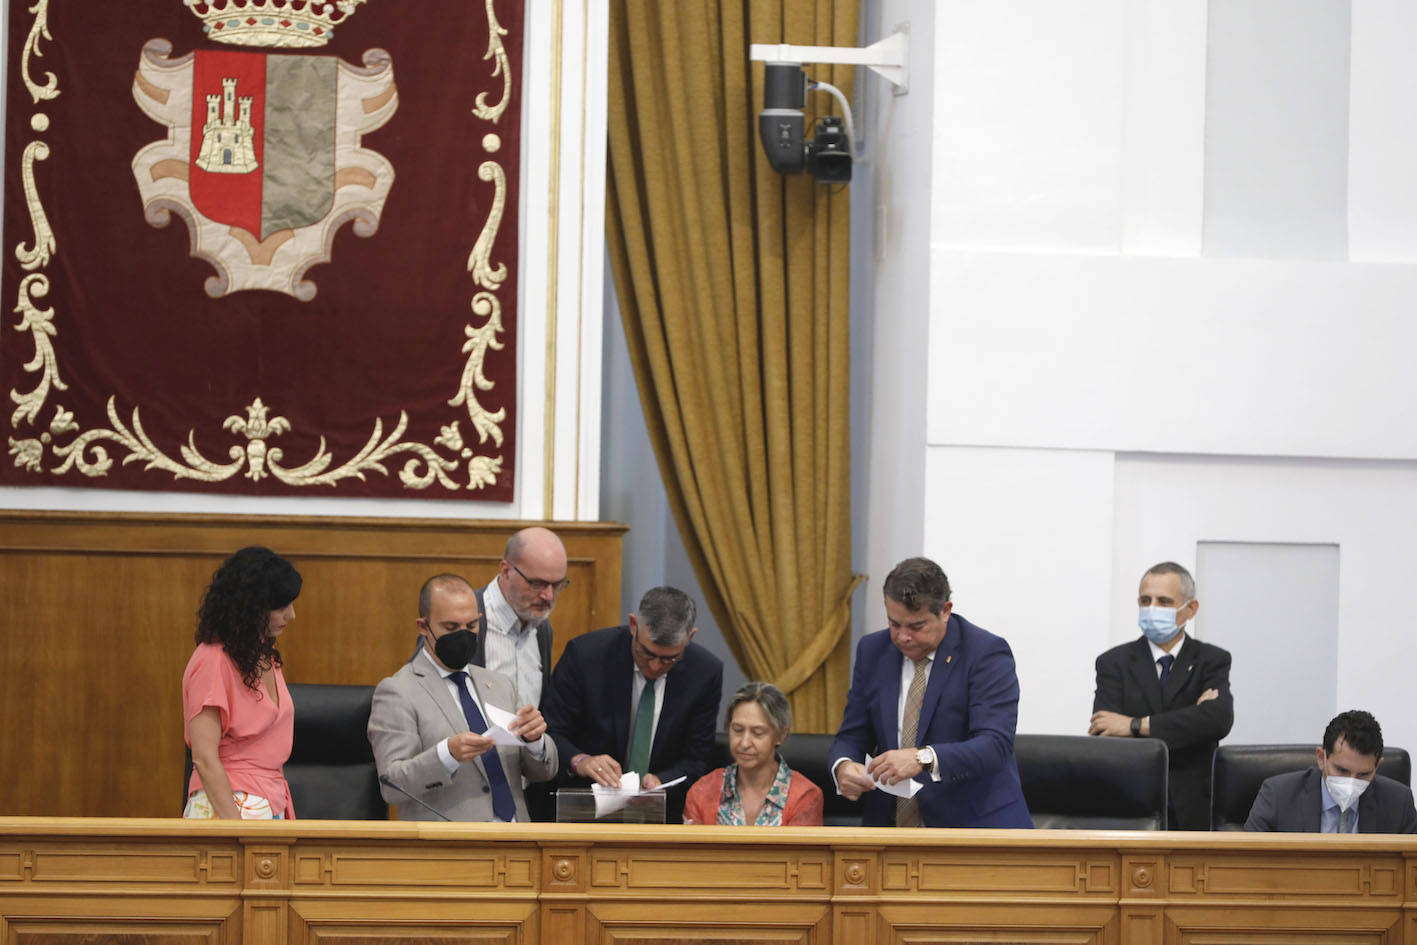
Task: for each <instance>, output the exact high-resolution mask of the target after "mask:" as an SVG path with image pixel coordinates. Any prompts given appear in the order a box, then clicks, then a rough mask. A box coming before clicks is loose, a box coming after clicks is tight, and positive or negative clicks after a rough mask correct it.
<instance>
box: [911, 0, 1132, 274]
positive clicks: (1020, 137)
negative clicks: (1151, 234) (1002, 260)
mask: <svg viewBox="0 0 1417 945" xmlns="http://www.w3.org/2000/svg"><path fill="white" fill-rule="evenodd" d="M1123 9H1124V3H1123V2H1122V0H1079V2H1070V3H1058V2H1056V0H997V2H991V3H977V2H970V0H952V2H942V3H940V4H939V5H938V7H937V8H936V13H935V16H936V18H937V23H938V28H937V30H936V34H935V37H936V39H935V62H936V68H937V70H938V72H937V74H938V79H937V81H936V82H935V95H936V97H937V99H938V102H937V108H936V111H935V116H936V117H935V121H936V124H935V135H936V137H935V141H936V149H935V151H936V153H935V179H934V182H933V186H932V197H933V204H934V209H933V217H934V219H933V226H932V229H931V235H932V239H933V240H934V241H937V242H944V243H949V244H963V245H971V246H1031V247H1040V248H1062V249H1074V250H1076V249H1094V250H1114V249H1116V248H1117V246H1118V244H1119V240H1120V232H1121V194H1120V190H1121V185H1120V161H1121V134H1122V121H1121V110H1122V83H1121V79H1122V60H1123V53H1122V45H1123V35H1124V26H1123ZM914 68H915V65H914V61H913V60H912V63H911V69H912V72H913V71H914ZM911 86H912V91H911V94H912V95H914V94H915V92H914V89H916V88H918V87H919V85H918V84H917V82H916V78H915V76H914V75H912V77H911Z"/></svg>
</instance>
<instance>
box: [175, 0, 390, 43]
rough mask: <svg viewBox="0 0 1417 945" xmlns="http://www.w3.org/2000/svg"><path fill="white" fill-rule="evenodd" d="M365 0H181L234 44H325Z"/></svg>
mask: <svg viewBox="0 0 1417 945" xmlns="http://www.w3.org/2000/svg"><path fill="white" fill-rule="evenodd" d="M364 2H366V0H333V2H327V0H182V3H183V4H184V5H185V6H186V7H187V8H188V9H189V10H191V11H192V13H193V15H195V16H197V17H198V18H200V19H201V21H202V23H203V24H204V25H203V27H202V29H203V31H204V32H205V33H206V34H207V36H208V37H209V38H211V39H214V40H216V41H217V42H219V43H228V44H231V45H234V46H274V47H277V48H281V49H305V48H309V47H312V46H323V45H325V43H327V42H329V41H330V38H331V37H332V36H334V29H335V27H336V26H337V25H338V24H340V23H342V22H344V20H346V19H347V18H348V17H350V16H352V15H353V14H354V10H355V8H356V7H358V6H359V5H360V4H361V3H364Z"/></svg>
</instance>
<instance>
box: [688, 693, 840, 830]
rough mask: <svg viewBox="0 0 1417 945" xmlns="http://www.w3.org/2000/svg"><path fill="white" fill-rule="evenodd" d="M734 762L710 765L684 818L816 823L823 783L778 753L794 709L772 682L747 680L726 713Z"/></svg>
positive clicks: (781, 824)
mask: <svg viewBox="0 0 1417 945" xmlns="http://www.w3.org/2000/svg"><path fill="white" fill-rule="evenodd" d="M724 725H725V727H726V728H727V729H728V747H729V750H730V751H731V752H732V753H733V764H731V765H729V766H728V767H726V768H719V769H717V770H716V771H710V772H709V773H708V774H706V775H704V776H703V777H702V778H699V780H698V781H697V782H696V783H695V784H694V786H693V787H691V788H690V789H689V796H688V798H687V799H686V801H685V803H684V823H686V824H727V825H730V826H731V825H738V826H742V825H745V824H752V825H753V826H756V827H784V826H785V827H820V826H821V825H822V789H821V788H819V787H817V786H816V785H815V784H813V783H812V782H811V780H810V779H808V778H807V777H806V776H805V775H802V774H799V773H798V772H796V771H793V770H792V769H791V768H789V767H788V766H787V762H785V761H783V760H782V759H781V758H779V757H778V756H777V746H778V745H781V744H782V743H783V742H784V741H786V740H787V733H788V729H790V728H791V727H792V709H791V708H790V707H789V706H788V704H787V697H786V696H784V695H783V694H782V691H781V690H780V689H778V688H777V687H776V686H774V685H772V684H771V683H763V682H750V683H748V685H746V686H744V687H743V688H742V689H739V690H738V692H737V693H736V694H735V695H734V696H733V698H732V699H731V700H729V702H728V711H727V712H726V713H724Z"/></svg>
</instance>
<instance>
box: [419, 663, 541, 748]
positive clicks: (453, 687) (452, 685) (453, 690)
mask: <svg viewBox="0 0 1417 945" xmlns="http://www.w3.org/2000/svg"><path fill="white" fill-rule="evenodd" d="M420 653H421V655H422V656H423V658H424V659H426V660H427V661H428V665H429V666H432V667H433V668H434V669H436V670H437V671H438V675H439V676H442V677H443V683H444V684H445V685H446V686H447V687H448V695H449V696H451V697H452V699H453V705H455V706H457V707H458V711H459V712H461V711H462V699H461V698H460V697H459V696H458V684H457V683H456V682H454V681H453V678H452V676H453V674H452V672H451V671H450V670H446V669H444V668H443V667H441V666H439V665H438V663H437V661H436V660H434V659H433V657H432V655H430V654H429V652H428V648H427V647H424V648H423V649H422V650H421V651H420ZM462 671H463V672H465V673H467V678H466V680H464V682H463V688H464V689H466V690H467V691H468V693H469V694H471V696H472V701H473V702H475V703H477V711H479V712H481V713H482V718H483V719H484V720H486V718H487V707H486V705H485V704H484V703H483V701H482V699H481V697H479V696H478V694H477V687H476V686H474V685H473V684H472V673H470V672H468V668H467V667H466V666H464V667H463V669H462ZM497 708H499V709H502V708H506V706H498V707H497ZM507 711H509V712H510V711H514V710H512V709H508V710H507ZM474 734H476V735H481V734H482V733H481V732H475V733H474ZM526 747H527V749H528V750H530V751H531V753H532V754H533V755H534V756H535V757H536V759H537V760H538V761H544V760H545V758H546V734H545V733H544V732H543V733H542V735H541V737H540V738H538V739H537V740H536V741H534V742H527V743H526ZM496 750H497V749H496V748H489V749H488V751H496ZM438 757H439V758H440V759H442V761H443V767H445V768H447V769H448V774H452V773H453V772H454V771H456V770H458V765H459V764H461V762H459V761H458V760H457V759H456V758H454V757H453V753H452V752H451V751H449V750H448V739H446V738H445V739H443V740H442V741H441V742H439V743H438Z"/></svg>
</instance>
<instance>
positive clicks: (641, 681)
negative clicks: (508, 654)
mask: <svg viewBox="0 0 1417 945" xmlns="http://www.w3.org/2000/svg"><path fill="white" fill-rule="evenodd" d="M696 613H697V611H696V608H695V606H694V602H693V600H691V599H690V598H689V596H688V595H687V594H685V593H684V592H683V591H681V590H678V589H677V588H673V587H656V588H654V589H653V590H650V591H648V592H646V593H645V595H644V597H642V598H640V606H639V610H638V611H637V612H636V613H633V614H630V620H629V623H628V624H626V625H624V626H619V627H607V628H606V629H604V630H595V631H592V632H591V633H586V634H583V635H581V636H579V637H576V638H575V639H573V640H571V641H570V642H569V643H567V644H566V651H565V652H564V653H563V654H561V661H560V662H559V663H557V664H556V672H555V673H554V674H552V677H551V686H550V688H549V689H548V690H547V692H546V694H545V697H544V700H543V705H542V711H543V712H544V713H545V715H546V724H547V731H548V733H549V734H550V735H551V738H552V739H553V740H554V741H555V742H556V748H557V751H558V752H560V753H561V754H560V757H561V758H564V759H567V760H566V762H565V763H564V764H563V766H562V771H561V775H560V778H561V780H562V782H563V783H565V784H568V785H570V786H572V787H587V786H589V785H590V784H591V783H592V782H598V783H600V784H604V785H607V786H610V785H618V784H619V783H620V775H621V774H622V773H624V772H627V771H635V772H638V773H639V774H640V783H641V784H642V785H644V786H646V787H655V786H657V785H659V784H660V783H662V782H665V781H672V780H674V779H675V778H678V777H681V776H682V777H684V778H685V781H684V783H683V784H681V785H680V786H679V787H677V788H675V789H673V790H671V791H670V792H669V793H668V796H667V797H666V798H665V808H666V809H665V816H666V819H667V820H668V822H669V823H675V824H677V823H679V822H680V820H682V819H683V811H684V795H685V792H686V791H687V790H688V788H689V787H690V786H692V785H693V783H694V782H695V781H697V780H698V779H699V778H700V777H702V776H703V775H704V774H706V773H707V772H708V770H709V768H710V767H712V765H711V760H712V756H713V739H714V730H715V729H716V728H717V726H718V705H719V699H720V696H721V694H722V691H723V663H722V662H721V661H720V660H719V659H718V657H716V656H714V655H713V654H712V653H710V652H709V651H708V650H706V649H704V648H703V647H702V646H699V645H698V644H697V643H693V642H691V640H692V638H693V636H694V634H695V633H696V632H698V629H697V628H696V627H695V626H694V619H695V616H696Z"/></svg>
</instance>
